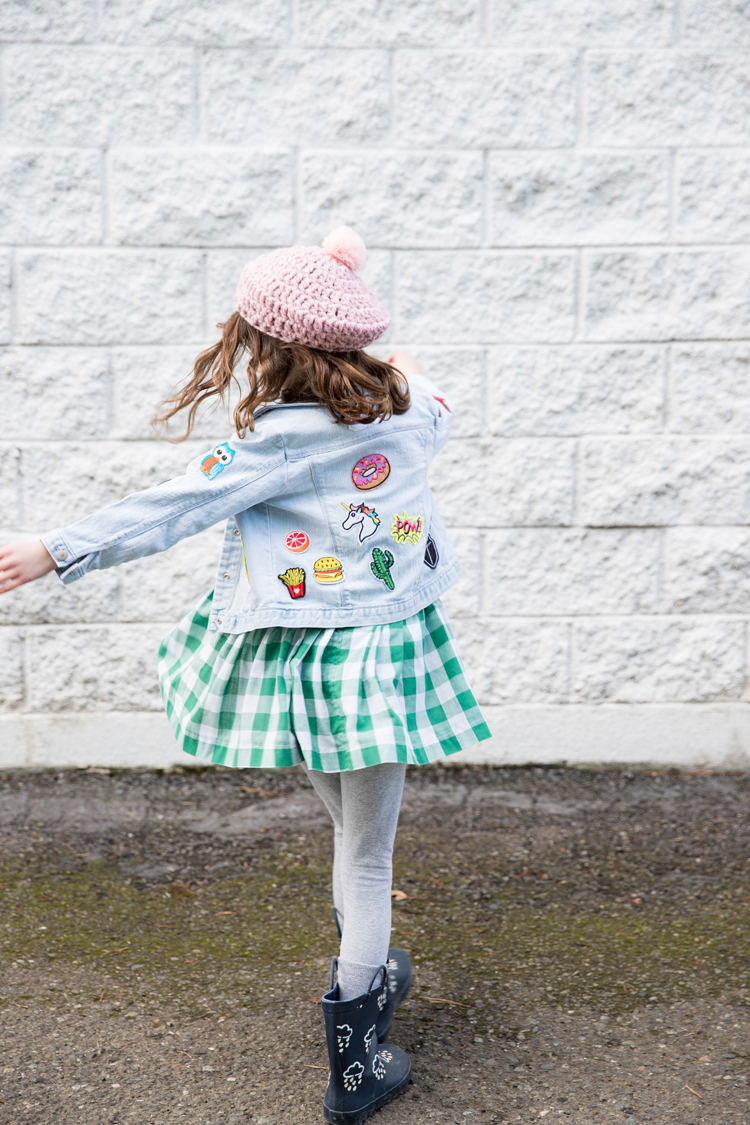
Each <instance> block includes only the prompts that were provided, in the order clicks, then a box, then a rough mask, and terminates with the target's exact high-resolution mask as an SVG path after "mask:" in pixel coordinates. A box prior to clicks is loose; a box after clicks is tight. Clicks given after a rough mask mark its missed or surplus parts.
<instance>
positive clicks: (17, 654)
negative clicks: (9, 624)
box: [0, 594, 26, 711]
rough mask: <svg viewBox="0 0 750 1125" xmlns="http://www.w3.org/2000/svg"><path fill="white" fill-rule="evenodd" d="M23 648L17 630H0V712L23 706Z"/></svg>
mask: <svg viewBox="0 0 750 1125" xmlns="http://www.w3.org/2000/svg"><path fill="white" fill-rule="evenodd" d="M2 596H3V597H10V596H11V595H9V594H7V595H6V594H3V595H2ZM23 646H24V641H23V633H22V632H21V631H20V630H19V629H8V628H0V711H15V710H16V709H17V708H18V707H22V706H23V704H24V699H25V695H26V689H25V684H24V652H23Z"/></svg>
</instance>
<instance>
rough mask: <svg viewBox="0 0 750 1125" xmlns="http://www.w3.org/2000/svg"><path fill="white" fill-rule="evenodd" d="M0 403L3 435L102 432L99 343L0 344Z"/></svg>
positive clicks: (104, 377) (39, 437)
mask: <svg viewBox="0 0 750 1125" xmlns="http://www.w3.org/2000/svg"><path fill="white" fill-rule="evenodd" d="M0 403H2V436H3V438H4V439H6V440H10V441H12V440H18V441H31V440H33V441H37V442H39V441H60V440H63V439H65V438H72V439H76V438H79V439H80V438H87V437H91V438H95V437H99V438H103V437H106V436H107V431H108V429H109V357H108V355H107V353H106V352H105V351H104V349H99V348H76V349H73V348H4V349H2V350H0Z"/></svg>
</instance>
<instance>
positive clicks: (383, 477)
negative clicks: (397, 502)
mask: <svg viewBox="0 0 750 1125" xmlns="http://www.w3.org/2000/svg"><path fill="white" fill-rule="evenodd" d="M390 475H391V463H390V461H389V460H388V458H387V457H386V456H385V455H384V454H382V453H368V454H366V456H364V457H360V459H359V461H357V464H356V465H355V466H354V468H353V469H352V484H353V485H354V487H355V488H358V489H359V491H360V492H369V490H370V489H371V488H379V487H380V485H381V484H383V482H384V481H387V480H388V477H389V476H390Z"/></svg>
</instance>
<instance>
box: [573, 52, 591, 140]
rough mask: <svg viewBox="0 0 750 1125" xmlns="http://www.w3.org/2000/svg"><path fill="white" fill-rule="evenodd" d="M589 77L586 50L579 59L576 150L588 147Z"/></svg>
mask: <svg viewBox="0 0 750 1125" xmlns="http://www.w3.org/2000/svg"><path fill="white" fill-rule="evenodd" d="M588 77H589V59H588V53H587V51H586V50H585V49H584V50H582V51H581V53H580V55H579V57H578V83H577V89H576V139H575V147H576V148H584V147H585V146H586V137H587V135H588V114H589V99H588Z"/></svg>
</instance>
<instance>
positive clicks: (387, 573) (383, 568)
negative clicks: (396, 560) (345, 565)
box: [370, 547, 393, 590]
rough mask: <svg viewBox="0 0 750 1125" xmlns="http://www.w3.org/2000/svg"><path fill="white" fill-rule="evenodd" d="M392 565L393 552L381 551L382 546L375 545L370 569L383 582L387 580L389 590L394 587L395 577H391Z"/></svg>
mask: <svg viewBox="0 0 750 1125" xmlns="http://www.w3.org/2000/svg"><path fill="white" fill-rule="evenodd" d="M392 566H393V555H392V554H391V552H390V551H381V550H380V547H373V549H372V562H371V563H370V570H371V571H372V573H373V574H374V575H375V577H376V578H379V579H380V581H381V582H385V584H386V586H387V587H388V589H389V590H392V589H393V579H392V578H391V567H392Z"/></svg>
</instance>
